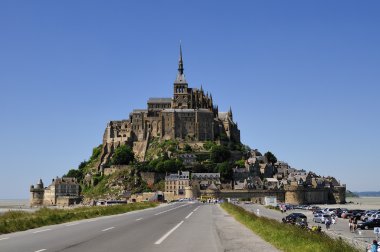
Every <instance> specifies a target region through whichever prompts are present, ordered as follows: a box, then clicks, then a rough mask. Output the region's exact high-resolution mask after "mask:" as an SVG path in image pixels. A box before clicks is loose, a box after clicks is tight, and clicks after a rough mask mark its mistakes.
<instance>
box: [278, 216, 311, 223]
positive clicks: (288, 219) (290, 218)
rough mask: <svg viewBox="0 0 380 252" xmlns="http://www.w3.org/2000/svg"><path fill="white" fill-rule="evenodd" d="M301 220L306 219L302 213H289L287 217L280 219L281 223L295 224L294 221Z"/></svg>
mask: <svg viewBox="0 0 380 252" xmlns="http://www.w3.org/2000/svg"><path fill="white" fill-rule="evenodd" d="M299 219H303V220H304V221H307V217H306V216H305V215H304V214H303V213H291V214H289V215H288V216H286V217H284V218H282V222H283V223H293V224H294V223H296V220H299Z"/></svg>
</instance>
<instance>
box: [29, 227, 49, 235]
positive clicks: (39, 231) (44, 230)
mask: <svg viewBox="0 0 380 252" xmlns="http://www.w3.org/2000/svg"><path fill="white" fill-rule="evenodd" d="M50 230H51V229H50V228H48V229H43V230H38V231H36V232H33V234H38V233H42V232H46V231H50Z"/></svg>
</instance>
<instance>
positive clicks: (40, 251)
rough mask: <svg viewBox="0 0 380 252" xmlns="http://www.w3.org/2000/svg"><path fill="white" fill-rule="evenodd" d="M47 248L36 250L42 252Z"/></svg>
mask: <svg viewBox="0 0 380 252" xmlns="http://www.w3.org/2000/svg"><path fill="white" fill-rule="evenodd" d="M45 250H46V249H40V250H36V251H34V252H42V251H45Z"/></svg>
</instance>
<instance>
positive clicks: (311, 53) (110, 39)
mask: <svg viewBox="0 0 380 252" xmlns="http://www.w3.org/2000/svg"><path fill="white" fill-rule="evenodd" d="M379 13H380V2H379V1H348V0H344V1H303V0H302V1H5V0H3V1H0V107H1V110H0V122H1V123H0V125H1V126H0V139H1V144H0V157H1V158H0V161H1V163H0V170H1V175H0V198H28V196H29V192H28V190H29V186H30V185H31V184H34V183H36V182H37V180H38V179H39V178H40V177H41V178H42V179H43V180H44V181H45V183H46V184H48V182H50V180H51V179H52V178H53V177H55V176H61V175H63V174H64V173H66V172H67V171H68V170H69V169H70V168H76V167H77V165H78V164H79V163H80V162H81V161H82V160H84V159H87V158H88V157H89V156H90V154H91V150H92V148H93V147H94V146H97V145H98V144H100V143H101V142H102V135H103V132H104V128H105V126H106V124H107V122H108V121H110V120H117V119H124V118H127V117H128V114H129V112H130V111H131V110H132V109H133V108H145V106H146V101H147V99H148V98H149V97H170V96H171V94H172V83H173V81H174V79H175V76H176V71H177V70H176V69H177V61H178V46H179V40H182V46H183V54H184V67H185V74H186V77H187V80H188V82H189V85H190V86H192V87H200V85H201V84H202V85H203V88H204V89H205V90H207V91H209V92H212V94H213V98H214V101H215V103H217V104H218V105H219V108H220V110H222V111H223V110H224V111H227V109H228V108H229V106H230V105H231V106H232V110H233V112H234V118H235V119H236V121H237V122H238V124H239V127H240V130H241V137H242V141H243V142H244V143H245V144H248V145H250V146H251V147H253V148H258V149H259V150H261V151H262V152H266V151H268V150H270V151H272V152H273V153H274V154H275V155H276V156H277V157H278V159H280V160H284V161H287V162H288V163H289V164H290V165H291V166H293V167H295V168H299V169H300V168H303V169H306V170H312V171H315V172H316V173H318V174H320V175H333V176H336V177H337V178H338V179H339V180H341V181H342V182H344V183H346V184H347V187H348V189H351V190H354V191H360V190H380V183H379V178H380V165H379V161H378V157H379V150H380V148H379V142H380V118H379V108H380V99H379V94H380V85H379V84H380V83H379V80H380V49H379V46H380V15H379Z"/></svg>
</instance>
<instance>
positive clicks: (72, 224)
mask: <svg viewBox="0 0 380 252" xmlns="http://www.w3.org/2000/svg"><path fill="white" fill-rule="evenodd" d="M78 224H80V223H79V222H78V223H71V224H67V225H66V227H71V226H75V225H78Z"/></svg>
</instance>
